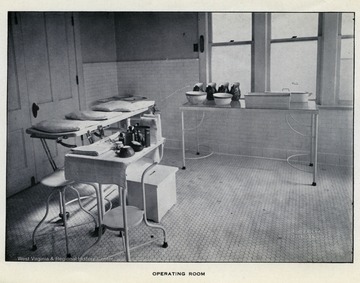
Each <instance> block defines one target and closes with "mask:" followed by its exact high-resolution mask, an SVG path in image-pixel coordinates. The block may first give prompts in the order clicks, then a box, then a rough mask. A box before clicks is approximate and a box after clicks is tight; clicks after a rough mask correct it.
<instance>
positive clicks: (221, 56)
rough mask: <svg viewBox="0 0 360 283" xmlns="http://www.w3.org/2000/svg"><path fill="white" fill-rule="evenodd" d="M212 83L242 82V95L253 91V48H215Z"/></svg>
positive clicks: (240, 46)
mask: <svg viewBox="0 0 360 283" xmlns="http://www.w3.org/2000/svg"><path fill="white" fill-rule="evenodd" d="M211 74H212V81H213V82H216V84H217V87H218V86H219V83H222V82H229V83H230V85H231V84H232V83H234V82H240V90H241V93H242V95H244V94H245V93H248V92H250V89H251V46H250V45H238V46H226V47H218V46H217V47H213V48H212V60H211Z"/></svg>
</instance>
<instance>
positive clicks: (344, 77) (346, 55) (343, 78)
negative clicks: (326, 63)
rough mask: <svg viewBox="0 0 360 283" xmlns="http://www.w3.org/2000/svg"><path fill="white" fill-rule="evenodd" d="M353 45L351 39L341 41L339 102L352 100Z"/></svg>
mask: <svg viewBox="0 0 360 283" xmlns="http://www.w3.org/2000/svg"><path fill="white" fill-rule="evenodd" d="M353 44H354V40H353V39H352V38H349V39H342V40H341V59H340V87H339V100H350V101H352V100H353V80H354V75H353V72H354V60H353Z"/></svg>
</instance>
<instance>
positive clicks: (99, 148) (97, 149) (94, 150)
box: [71, 143, 112, 156]
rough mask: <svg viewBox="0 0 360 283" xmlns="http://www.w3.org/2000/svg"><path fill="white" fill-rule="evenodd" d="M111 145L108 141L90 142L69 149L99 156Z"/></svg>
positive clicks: (73, 151)
mask: <svg viewBox="0 0 360 283" xmlns="http://www.w3.org/2000/svg"><path fill="white" fill-rule="evenodd" d="M111 148H112V145H111V144H109V143H101V144H90V145H84V146H78V147H75V148H72V149H71V152H72V153H75V154H81V155H90V156H99V155H101V154H103V153H105V152H108V151H109V150H111Z"/></svg>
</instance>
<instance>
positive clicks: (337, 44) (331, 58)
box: [198, 12, 355, 109]
mask: <svg viewBox="0 0 360 283" xmlns="http://www.w3.org/2000/svg"><path fill="white" fill-rule="evenodd" d="M272 13H274V12H252V31H251V33H252V40H251V41H234V42H226V43H225V42H224V43H220V42H217V43H212V20H211V14H212V13H211V12H202V13H199V26H198V32H199V36H200V35H205V38H207V39H206V40H205V49H204V52H200V51H199V68H200V69H199V78H200V80H201V81H202V82H205V83H209V82H210V81H211V76H212V75H211V49H212V46H213V45H214V46H234V45H244V44H251V91H256V92H263V91H268V90H270V64H271V62H270V55H271V44H276V43H280V42H301V41H317V46H318V48H317V63H316V64H317V71H316V99H315V101H316V104H317V105H319V107H321V108H327V107H329V108H334V107H336V108H344V107H345V108H346V109H347V108H349V107H350V108H353V105H354V101H352V102H350V101H347V102H346V101H342V100H340V99H339V91H338V87H339V76H340V52H339V51H340V50H341V49H340V48H341V39H342V38H353V39H355V36H354V35H341V14H342V13H341V12H319V13H318V23H319V24H318V36H309V37H297V38H283V39H271V14H272ZM351 13H353V12H351ZM354 17H355V13H354ZM339 20H340V22H339ZM256 29H257V30H256ZM255 30H256V32H255ZM259 31H260V32H262V34H261V36H259V34H258V33H259ZM329 43H330V45H333V46H332V47H331V48H330V50H329V46H328V45H329ZM259 58H260V59H259ZM353 60H354V61H355V56H354V58H353ZM255 69H256V71H255ZM329 70H330V71H329ZM334 77H335V80H334V79H333V78H334ZM353 78H354V79H353V93H354V84H355V77H353Z"/></svg>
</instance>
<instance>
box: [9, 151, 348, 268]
mask: <svg viewBox="0 0 360 283" xmlns="http://www.w3.org/2000/svg"><path fill="white" fill-rule="evenodd" d="M162 164H166V165H172V166H178V167H180V166H181V153H180V151H178V150H166V151H165V155H164V159H163V161H162ZM352 174H353V171H352V169H351V168H345V167H335V166H325V165H319V173H318V177H319V178H318V185H317V186H316V187H313V186H311V185H310V184H311V182H312V175H311V174H308V173H305V172H301V171H298V170H295V169H293V168H291V167H290V166H288V164H287V163H286V162H284V161H277V160H266V159H255V158H248V157H240V156H225V155H212V156H211V157H209V158H205V159H200V160H188V162H187V169H186V170H179V171H178V172H177V204H176V205H175V206H174V207H173V208H172V209H171V210H170V211H169V212H168V213H167V214H166V215H165V216H164V217H163V219H162V224H163V225H164V226H165V228H166V230H167V238H168V243H169V247H168V248H166V249H165V248H162V247H161V244H162V240H161V235H162V234H161V232H160V231H157V230H153V229H151V228H148V227H145V225H140V226H139V227H136V228H134V229H133V230H131V231H130V239H131V240H130V244H131V245H136V244H140V243H143V242H145V241H147V240H151V239H153V238H152V237H155V239H156V238H157V237H159V240H157V241H155V242H153V243H151V244H148V245H145V246H143V247H141V248H138V249H135V250H132V251H131V257H132V260H133V261H136V262H265V263H269V262H298V263H299V262H305V263H309V262H352V260H353V254H352V248H353V231H352V227H353V215H352V213H353V210H352V202H353V185H352V180H353V178H352ZM80 191H81V194H82V195H85V194H88V193H91V189H90V188H86V187H83V188H82V189H81V190H80ZM47 194H48V190H47V189H46V188H44V187H43V186H41V185H37V186H36V187H33V188H30V189H28V190H26V191H24V192H21V193H20V194H17V195H15V196H13V197H11V198H9V199H7V215H6V232H7V233H6V260H8V261H18V260H19V261H52V260H55V261H63V260H65V258H64V256H65V245H64V233H63V229H62V226H61V225H59V224H56V223H55V222H56V220H58V218H57V214H58V207H57V199H54V200H53V202H52V207H51V211H50V215H49V217H48V219H49V221H50V222H52V223H49V221H48V222H46V223H45V225H44V226H42V228H40V229H39V233H38V237H37V243H38V249H37V250H36V251H31V250H30V249H31V246H32V244H31V234H32V230H33V228H34V227H35V225H36V224H37V222H38V221H39V220H40V219H41V217H42V216H43V214H44V203H45V200H46V197H47ZM70 198H71V196H70V195H69V199H70ZM110 198H112V199H113V201H114V205H115V206H116V203H117V202H116V200H117V198H116V190H115V191H114V192H113V193H112V194H111V195H110ZM84 205H85V206H86V208H87V209H91V211H92V212H93V213H96V207H94V201H93V200H84ZM68 210H69V211H70V212H71V217H70V221H69V225H70V226H71V228H70V233H69V238H70V250H71V253H72V257H73V258H72V259H70V260H73V261H75V260H78V258H77V257H78V256H79V255H80V254H81V253H82V252H83V251H84V250H85V249H86V248H87V247H88V246H90V245H91V244H92V243H93V242H94V241H95V240H96V238H94V237H91V231H92V230H93V228H94V223H93V222H92V220H91V217H89V216H88V215H86V214H85V213H83V212H82V211H80V210H78V206H77V204H76V203H74V204H71V205H69V206H68ZM121 252H122V240H121V238H120V237H118V235H117V234H116V233H114V232H111V231H107V232H106V233H105V234H104V237H103V239H102V241H101V242H100V244H99V245H98V246H96V247H95V248H94V249H93V250H91V251H90V252H89V254H88V255H87V258H86V261H124V254H123V253H121ZM117 253H120V254H117ZM114 254H115V256H111V255H114Z"/></svg>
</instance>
